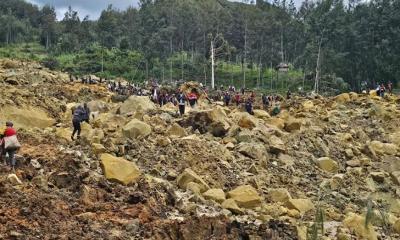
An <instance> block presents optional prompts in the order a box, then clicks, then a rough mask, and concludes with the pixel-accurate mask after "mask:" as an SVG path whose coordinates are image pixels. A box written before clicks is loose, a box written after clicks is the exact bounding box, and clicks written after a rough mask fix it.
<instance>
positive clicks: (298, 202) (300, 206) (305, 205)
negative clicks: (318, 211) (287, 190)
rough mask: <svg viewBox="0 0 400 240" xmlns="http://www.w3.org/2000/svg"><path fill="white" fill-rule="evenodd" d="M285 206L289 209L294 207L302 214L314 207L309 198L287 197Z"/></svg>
mask: <svg viewBox="0 0 400 240" xmlns="http://www.w3.org/2000/svg"><path fill="white" fill-rule="evenodd" d="M286 207H287V208H289V209H296V210H297V211H299V212H300V213H302V214H304V213H306V212H308V211H311V210H313V209H314V204H313V203H312V201H311V200H310V199H289V200H288V201H287V202H286Z"/></svg>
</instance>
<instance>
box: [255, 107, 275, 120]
mask: <svg viewBox="0 0 400 240" xmlns="http://www.w3.org/2000/svg"><path fill="white" fill-rule="evenodd" d="M253 112H254V117H256V118H261V119H268V118H270V117H271V116H270V115H269V113H268V112H267V111H264V110H261V109H254V110H253Z"/></svg>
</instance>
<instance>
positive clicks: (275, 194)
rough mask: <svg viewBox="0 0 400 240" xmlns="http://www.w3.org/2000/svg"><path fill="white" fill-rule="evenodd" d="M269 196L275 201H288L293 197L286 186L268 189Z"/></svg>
mask: <svg viewBox="0 0 400 240" xmlns="http://www.w3.org/2000/svg"><path fill="white" fill-rule="evenodd" d="M268 196H269V198H270V199H271V201H273V202H282V203H284V202H286V201H288V200H289V199H291V198H292V197H291V196H290V193H289V192H288V190H287V189H286V188H275V189H271V190H269V191H268Z"/></svg>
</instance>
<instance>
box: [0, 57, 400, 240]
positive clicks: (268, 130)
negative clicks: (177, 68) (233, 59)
mask: <svg viewBox="0 0 400 240" xmlns="http://www.w3.org/2000/svg"><path fill="white" fill-rule="evenodd" d="M0 94H1V96H2V97H1V98H0V124H1V127H3V126H4V125H5V121H8V120H10V121H13V122H14V126H15V127H16V128H17V130H18V136H19V140H20V142H21V143H22V148H21V149H20V151H19V152H18V153H17V156H16V157H17V160H18V168H17V169H16V172H15V174H13V173H12V172H10V170H9V169H8V168H7V167H6V166H4V165H3V164H2V163H1V165H0V239H160V240H162V239H171V240H172V239H185V240H194V239H199V240H203V239H243V240H244V239H251V240H258V239H293V240H294V239H300V240H302V239H304V240H306V239H325V240H328V239H332V240H336V239H337V240H350V239H367V240H375V239H400V151H399V150H400V149H399V147H400V128H399V125H400V121H399V117H400V109H399V107H398V106H399V103H400V98H398V97H397V96H394V95H393V96H389V95H387V96H386V97H385V98H380V97H378V96H376V94H374V92H371V93H370V94H367V95H359V94H356V93H343V94H341V95H338V96H336V97H329V98H324V97H321V96H315V97H312V98H311V97H310V98H302V97H297V96H294V97H293V98H292V99H290V100H286V101H284V102H282V111H281V113H280V114H279V115H278V116H275V117H271V116H270V114H269V112H268V111H265V110H262V108H261V106H260V104H256V106H255V110H254V113H255V114H254V115H249V114H248V113H246V112H244V110H243V109H241V108H236V106H232V107H225V106H223V104H222V103H219V102H214V103H210V102H209V101H207V100H201V101H200V102H199V105H198V106H197V107H196V108H195V109H189V107H187V113H186V114H185V115H184V116H183V117H179V115H178V114H177V108H176V107H175V106H173V105H171V104H167V105H164V106H163V107H161V108H160V107H158V106H156V105H155V104H154V103H152V102H151V101H150V100H149V98H148V97H143V96H142V97H139V96H131V97H129V98H128V99H127V100H125V101H124V102H114V101H112V98H113V96H112V93H110V92H108V91H107V89H106V88H105V86H101V85H95V84H94V85H84V84H81V83H77V82H74V83H71V82H70V81H69V77H68V75H67V74H65V73H61V72H54V71H50V70H48V69H46V68H44V67H42V66H41V65H40V64H37V63H34V62H23V61H15V60H10V59H2V60H0ZM83 102H88V106H89V108H90V110H91V120H90V123H89V124H88V123H83V124H82V134H81V136H82V137H81V139H79V140H76V141H71V139H70V136H71V133H72V123H71V118H72V109H73V108H74V107H75V106H76V105H77V104H81V103H83ZM322 226H323V227H322Z"/></svg>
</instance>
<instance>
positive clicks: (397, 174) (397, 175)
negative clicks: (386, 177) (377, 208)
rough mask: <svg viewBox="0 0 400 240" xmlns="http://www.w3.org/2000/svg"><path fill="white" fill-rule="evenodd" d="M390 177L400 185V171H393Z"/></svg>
mask: <svg viewBox="0 0 400 240" xmlns="http://www.w3.org/2000/svg"><path fill="white" fill-rule="evenodd" d="M390 177H391V178H392V180H393V182H394V183H395V184H397V185H400V171H394V172H391V173H390Z"/></svg>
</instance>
